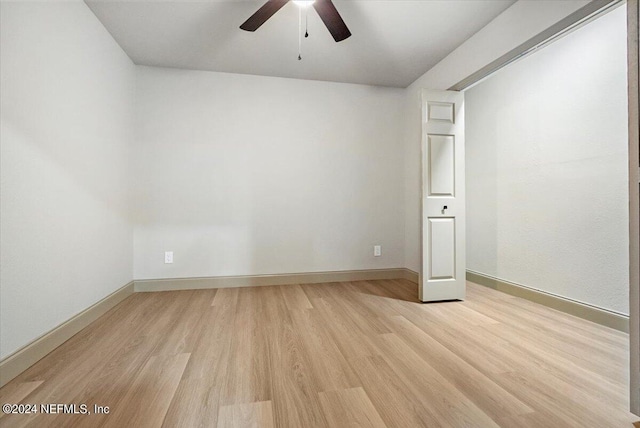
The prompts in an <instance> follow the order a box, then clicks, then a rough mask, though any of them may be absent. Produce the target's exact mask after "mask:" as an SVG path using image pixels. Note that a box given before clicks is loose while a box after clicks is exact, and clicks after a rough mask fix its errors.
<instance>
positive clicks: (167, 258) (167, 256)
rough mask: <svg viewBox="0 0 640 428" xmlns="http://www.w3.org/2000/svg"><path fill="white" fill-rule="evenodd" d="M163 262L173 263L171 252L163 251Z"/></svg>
mask: <svg viewBox="0 0 640 428" xmlns="http://www.w3.org/2000/svg"><path fill="white" fill-rule="evenodd" d="M164 262H165V263H173V251H165V252H164Z"/></svg>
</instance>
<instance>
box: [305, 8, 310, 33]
mask: <svg viewBox="0 0 640 428" xmlns="http://www.w3.org/2000/svg"><path fill="white" fill-rule="evenodd" d="M304 37H305V39H306V38H307V37H309V11H308V10H307V9H305V10H304Z"/></svg>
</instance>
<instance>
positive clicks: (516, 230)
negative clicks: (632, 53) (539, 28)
mask: <svg viewBox="0 0 640 428" xmlns="http://www.w3.org/2000/svg"><path fill="white" fill-rule="evenodd" d="M626 85H627V79H626V13H625V8H624V7H619V8H617V9H616V10H614V11H613V12H611V13H609V14H607V15H605V16H603V17H601V18H599V19H597V20H596V21H594V22H592V23H590V24H588V25H586V26H585V27H583V28H581V29H578V30H577V31H575V32H573V33H571V34H569V35H568V36H566V37H564V38H562V39H561V40H559V41H557V42H555V43H553V44H551V45H550V46H548V47H546V48H544V49H542V50H540V51H538V52H537V53H535V54H533V55H530V56H529V57H527V58H525V59H523V60H521V61H519V62H517V63H514V64H512V65H510V66H508V67H506V68H505V69H503V70H502V71H500V72H498V73H496V74H495V75H493V76H492V77H491V78H489V79H487V80H485V81H484V82H482V83H480V84H479V85H477V86H475V87H473V88H472V89H470V90H468V91H466V117H467V122H466V141H467V267H468V269H470V270H474V271H477V272H481V273H484V274H488V275H491V276H495V277H498V278H501V279H506V280H509V281H512V282H516V283H520V284H524V285H527V286H530V287H534V288H538V289H541V290H544V291H547V292H551V293H554V294H558V295H561V296H565V297H568V298H571V299H575V300H578V301H581V302H585V303H588V304H591V305H595V306H598V307H602V308H606V309H610V310H614V311H617V312H621V313H625V314H626V313H628V285H627V284H628V275H629V270H628V206H627V203H628V202H627V200H628V193H627V102H626V97H627V90H626Z"/></svg>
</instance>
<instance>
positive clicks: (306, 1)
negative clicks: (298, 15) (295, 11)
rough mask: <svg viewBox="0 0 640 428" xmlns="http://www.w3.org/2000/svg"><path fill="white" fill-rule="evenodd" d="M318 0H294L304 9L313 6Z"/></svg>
mask: <svg viewBox="0 0 640 428" xmlns="http://www.w3.org/2000/svg"><path fill="white" fill-rule="evenodd" d="M315 1H316V0H293V2H294V3H295V5H296V6H298V7H301V8H303V9H305V8H307V7H309V6H311V5H312V4H313V3H314V2H315Z"/></svg>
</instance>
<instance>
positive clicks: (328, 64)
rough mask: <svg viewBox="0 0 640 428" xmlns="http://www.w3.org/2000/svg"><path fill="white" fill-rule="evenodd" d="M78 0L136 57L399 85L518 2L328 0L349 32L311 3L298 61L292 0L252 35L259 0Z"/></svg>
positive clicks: (159, 62) (226, 69) (147, 60)
mask: <svg viewBox="0 0 640 428" xmlns="http://www.w3.org/2000/svg"><path fill="white" fill-rule="evenodd" d="M85 1H86V3H87V4H88V5H89V7H90V8H91V9H92V10H93V12H94V13H95V15H96V16H97V17H98V19H100V21H102V23H103V24H104V26H105V27H106V28H107V30H108V31H109V32H110V33H111V34H112V35H113V37H114V38H115V39H116V41H117V42H118V43H119V44H120V46H122V48H123V49H124V50H125V52H126V53H127V54H128V55H129V56H130V57H131V59H132V60H133V61H134V62H135V63H136V64H140V65H151V66H161V67H176V68H185V69H194V70H211V71H222V72H229V73H242V74H258V75H265V76H279V77H293V78H300V79H312V80H326V81H335V82H349V83H362V84H371V85H381V86H397V87H406V86H408V85H409V84H411V83H412V82H413V81H414V80H415V79H417V78H418V77H420V76H421V75H422V74H423V73H425V72H426V71H427V70H429V69H430V68H431V67H433V66H434V65H435V64H437V63H438V62H439V61H440V60H441V59H442V58H444V57H445V56H446V55H447V54H449V53H450V52H451V51H452V50H454V49H455V48H456V47H458V46H459V45H460V44H461V43H462V42H464V41H465V40H466V39H468V38H469V37H470V36H472V35H473V34H474V33H476V32H477V31H478V30H480V29H481V28H482V27H484V26H485V25H486V24H487V23H489V22H490V21H491V20H492V19H493V18H495V17H496V16H497V15H499V14H500V13H501V12H502V11H503V10H505V9H506V8H508V7H509V6H510V5H511V4H513V3H514V1H515V0H440V1H438V0H413V1H404V0H386V1H383V0H364V1H363V0H334V4H335V5H336V8H337V9H338V11H339V12H340V14H341V15H342V17H343V19H344V21H345V22H346V24H347V26H348V27H349V29H350V30H351V32H352V33H353V35H352V36H351V37H350V38H348V39H347V40H345V41H343V42H340V43H336V42H334V41H333V39H332V38H331V35H330V34H329V32H328V31H327V29H326V27H325V26H324V24H323V23H322V21H321V20H320V18H319V17H318V15H317V14H316V12H315V10H313V8H310V9H309V15H308V19H309V34H310V36H309V38H308V39H303V45H302V56H303V59H302V61H298V60H297V56H298V7H297V6H296V5H294V4H293V3H289V4H287V5H285V6H284V7H283V8H282V9H281V10H280V11H279V12H277V13H276V14H275V15H274V16H273V17H271V19H269V20H268V21H267V22H266V23H265V24H264V25H263V26H262V27H260V28H259V29H258V30H257V31H256V32H255V33H250V32H246V31H242V30H240V29H239V28H238V27H239V25H240V24H242V23H243V22H244V21H245V20H246V19H247V18H248V17H249V16H251V14H253V12H255V11H256V10H257V9H258V8H259V7H260V6H261V5H262V4H263V3H264V1H265V0H246V1H245V0H227V1H219V0H214V1H212V0H208V1H189V0H179V1H166V0H165V1H149V0H133V1H131V0H130V1H127V0H85Z"/></svg>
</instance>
